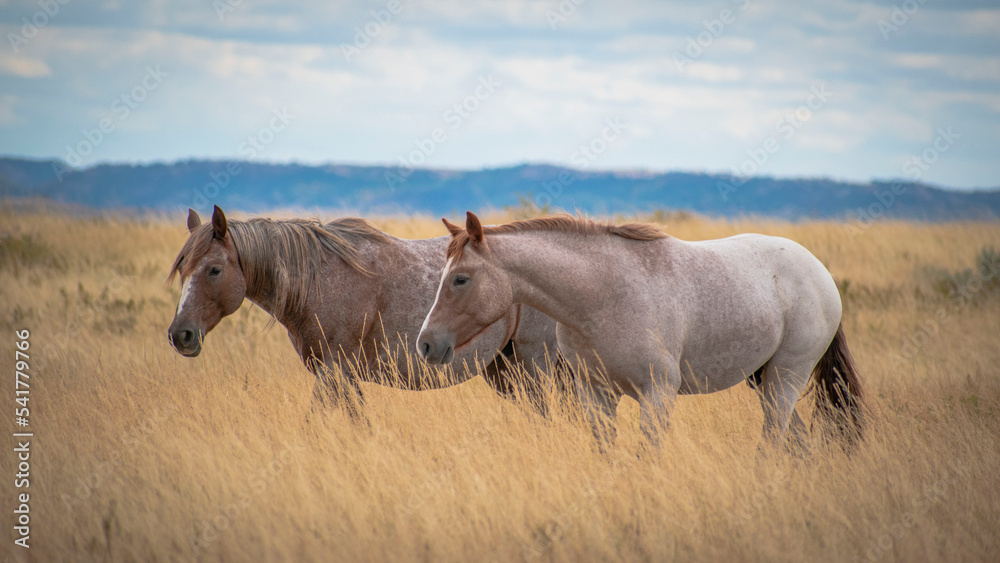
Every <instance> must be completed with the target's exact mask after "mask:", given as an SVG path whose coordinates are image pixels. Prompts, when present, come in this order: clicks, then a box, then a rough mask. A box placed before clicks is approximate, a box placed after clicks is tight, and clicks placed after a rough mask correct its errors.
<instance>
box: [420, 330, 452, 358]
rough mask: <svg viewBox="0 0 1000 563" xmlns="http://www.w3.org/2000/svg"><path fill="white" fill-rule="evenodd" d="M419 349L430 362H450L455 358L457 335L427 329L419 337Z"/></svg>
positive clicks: (422, 355) (421, 354)
mask: <svg viewBox="0 0 1000 563" xmlns="http://www.w3.org/2000/svg"><path fill="white" fill-rule="evenodd" d="M417 351H418V352H420V356H421V357H422V358H423V359H424V360H425V361H426V362H427V363H428V364H449V363H451V361H452V360H453V359H454V358H455V337H454V336H451V337H447V336H444V335H440V334H436V333H435V332H433V331H427V330H425V331H423V332H421V333H420V336H418V337H417Z"/></svg>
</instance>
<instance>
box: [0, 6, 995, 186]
mask: <svg viewBox="0 0 1000 563" xmlns="http://www.w3.org/2000/svg"><path fill="white" fill-rule="evenodd" d="M387 3H388V0H385V1H381V0H377V1H373V2H366V3H356V2H333V3H329V2H320V1H318V0H316V1H310V2H303V3H296V4H295V5H294V6H292V5H289V4H287V3H284V2H280V1H278V0H255V1H254V2H246V1H244V2H241V3H238V4H237V3H233V9H232V10H231V11H226V12H224V13H223V14H221V16H220V14H219V13H217V12H216V10H215V9H214V8H213V5H212V3H210V2H202V1H198V0H178V1H177V2H174V1H171V2H166V1H156V2H134V3H133V2H117V1H105V2H103V3H101V4H100V6H99V7H98V8H97V9H95V8H94V7H93V6H89V7H88V8H87V9H83V8H81V7H78V6H77V5H76V4H75V3H70V4H67V5H65V6H64V7H63V8H62V10H61V12H60V13H59V14H58V16H57V17H54V18H52V21H51V22H50V24H49V25H48V26H47V27H46V28H45V29H44V30H42V32H40V33H39V34H38V35H37V37H34V38H33V39H32V40H31V41H30V42H29V43H28V44H26V45H24V46H23V48H22V50H21V52H20V53H19V54H17V55H15V54H13V53H10V52H7V53H5V54H0V74H3V75H4V76H5V97H4V98H3V100H0V133H3V135H2V140H0V152H7V153H11V152H17V153H24V152H25V151H27V152H28V153H30V154H32V155H34V156H61V155H60V154H59V153H60V150H61V149H60V148H61V147H64V146H65V145H66V144H69V143H73V142H75V141H77V140H78V139H79V137H80V134H81V133H80V131H81V130H82V129H86V128H92V127H94V124H95V123H96V122H97V120H99V119H101V118H102V117H107V116H113V115H114V114H113V112H112V110H111V105H112V103H114V101H115V100H117V99H119V98H120V97H121V96H122V95H123V94H127V93H128V92H130V91H131V90H132V89H133V88H135V87H136V85H137V84H138V83H139V81H141V80H142V78H143V76H144V74H145V73H146V70H145V69H146V67H147V66H149V65H153V66H156V65H161V66H162V68H163V70H164V71H165V72H167V73H169V77H168V78H167V79H166V81H165V82H164V84H163V87H162V89H158V90H157V91H156V92H154V93H152V94H151V95H150V96H149V97H148V99H146V100H145V101H143V102H142V104H141V105H140V106H139V107H137V108H136V109H135V110H134V112H133V113H132V115H131V116H130V117H129V119H128V122H127V123H122V124H121V126H120V127H119V128H118V129H117V130H116V132H115V133H114V134H113V135H111V136H110V137H109V139H108V140H107V142H105V143H104V144H102V146H101V147H99V148H98V149H97V150H95V154H94V157H93V158H94V159H95V160H153V159H175V158H185V157H192V156H194V157H197V156H212V157H231V156H239V149H238V147H239V146H240V143H241V142H242V140H244V139H245V138H246V136H247V135H248V134H251V133H253V132H254V131H257V130H258V129H259V128H260V127H262V126H264V125H265V124H266V122H267V119H268V116H269V115H271V112H272V111H273V110H274V108H280V107H287V108H288V109H289V111H293V112H297V114H298V115H300V116H301V117H300V118H298V119H297V120H296V121H295V122H294V123H292V124H291V125H290V126H289V127H288V128H287V130H286V131H284V132H283V133H282V134H281V136H280V138H276V139H275V141H274V143H272V144H271V145H269V146H268V147H267V150H266V151H262V152H261V154H260V156H259V158H263V159H274V160H303V161H312V162H321V161H339V162H345V161H346V162H362V163H364V162H372V163H374V162H393V161H395V159H396V158H397V156H398V155H400V154H403V153H406V152H408V151H411V150H412V149H413V146H414V143H415V142H416V141H417V140H419V139H422V138H425V137H427V136H428V135H430V134H431V132H432V131H433V130H434V129H435V128H438V127H445V128H447V127H449V125H448V123H447V122H446V121H445V117H444V116H445V112H446V111H447V110H448V109H449V108H451V107H453V105H454V104H455V103H457V102H461V101H462V100H463V99H465V98H466V97H467V96H469V95H470V92H473V91H474V89H475V87H476V85H477V83H478V81H479V80H480V78H481V77H484V76H489V75H492V76H493V77H494V78H495V79H496V80H497V81H499V82H500V84H501V85H500V86H499V87H498V88H497V92H496V94H495V95H494V96H492V97H490V98H489V99H488V100H486V101H483V102H482V104H481V106H480V107H478V108H477V109H476V111H475V112H474V113H473V114H472V115H471V116H470V117H469V118H468V119H467V120H465V121H464V122H463V125H462V127H461V128H460V129H457V130H450V129H449V130H448V133H449V141H448V142H446V143H444V144H442V145H441V146H440V148H439V150H437V151H436V152H435V153H434V154H433V155H431V156H430V157H428V158H427V162H426V164H427V165H428V166H441V167H480V166H496V165H503V164H514V163H518V162H524V161H531V162H538V161H551V162H556V163H562V164H568V163H569V160H570V155H571V154H572V153H573V150H574V149H575V148H576V147H578V146H579V145H580V144H581V143H584V142H588V141H589V139H591V138H592V137H593V136H594V135H595V134H597V133H598V132H599V131H600V127H601V125H600V124H601V123H602V122H603V120H604V119H606V118H608V117H610V116H621V117H622V119H623V120H624V121H625V122H626V123H627V124H628V128H627V130H626V132H625V134H624V135H623V137H622V140H621V141H620V142H618V143H616V144H615V147H614V150H609V151H608V152H607V154H605V155H603V156H602V157H601V159H599V160H597V161H595V162H594V163H593V165H594V166H595V167H599V168H614V167H630V168H649V169H653V170H663V169H671V168H683V169H701V170H710V171H711V170H728V169H730V168H731V167H732V166H733V164H734V162H735V163H738V162H739V161H740V160H741V159H742V158H745V152H746V150H748V149H749V148H751V147H753V146H755V144H756V143H759V142H760V140H761V139H762V138H764V136H766V135H768V134H770V132H771V131H773V129H774V126H775V123H776V122H777V121H778V120H780V119H782V117H783V116H784V115H786V114H787V113H788V112H790V111H794V110H795V109H796V108H797V107H798V106H800V105H801V104H802V103H804V101H805V99H806V96H807V95H808V93H809V91H810V89H811V88H813V87H814V86H817V85H820V84H824V85H826V86H827V87H828V88H829V90H830V91H831V92H833V96H832V98H831V100H830V102H829V103H828V104H827V105H826V106H824V108H823V109H822V110H821V111H820V112H817V114H816V116H815V118H814V119H812V120H810V122H809V123H808V124H807V126H805V127H803V128H802V129H801V130H800V131H799V132H798V133H797V134H796V136H795V139H794V142H793V143H790V144H789V145H788V150H787V151H785V150H783V151H782V155H781V158H776V159H774V160H773V162H770V163H768V167H767V168H766V169H765V170H763V172H764V173H766V174H774V175H782V174H791V173H795V174H803V173H812V174H814V175H833V176H837V175H843V176H845V177H856V178H857V177H860V178H864V177H867V176H882V177H885V176H891V175H893V174H895V173H896V172H897V162H896V161H897V160H898V155H900V154H906V153H908V152H910V151H912V150H915V149H914V147H913V144H914V142H915V140H916V139H926V138H927V137H928V136H931V135H933V131H935V129H936V128H937V127H940V126H944V125H949V124H950V125H954V126H955V127H958V128H960V129H961V130H962V131H966V132H967V133H966V134H967V135H968V137H966V139H968V141H969V142H968V143H964V144H963V145H962V146H958V147H956V150H955V151H954V154H951V153H950V154H949V158H951V157H953V156H954V157H955V158H959V157H961V158H963V159H971V160H974V161H976V162H978V164H977V165H976V166H971V167H968V168H969V170H973V171H974V176H962V175H954V173H953V172H948V174H949V176H948V177H934V176H933V174H934V173H938V172H935V171H932V172H931V174H930V175H929V176H928V179H929V180H931V181H937V182H939V183H942V184H949V183H955V184H963V185H989V184H1000V164H998V163H996V162H995V159H993V160H987V158H992V157H988V156H987V155H980V154H979V153H976V152H975V149H974V147H979V146H995V145H996V142H997V135H998V133H997V132H998V131H1000V97H998V96H997V94H996V92H997V91H998V87H1000V57H998V56H997V53H998V52H1000V39H998V38H997V37H996V34H995V33H991V32H990V31H991V30H995V29H997V26H998V25H1000V23H998V22H1000V10H998V9H995V8H992V7H990V5H989V4H985V3H981V2H965V3H958V4H955V3H952V4H948V5H947V6H946V5H943V4H942V5H940V6H939V5H938V4H937V3H927V4H925V5H924V6H923V7H921V8H920V9H919V11H918V12H916V13H914V14H912V15H911V16H910V17H909V19H908V21H907V22H906V23H905V25H903V26H901V27H900V29H899V31H898V33H894V34H893V35H892V36H891V37H890V38H889V39H888V40H886V39H885V38H883V36H882V34H881V32H880V31H879V26H878V21H879V19H882V18H886V17H889V15H890V14H891V13H892V4H893V3H892V2H880V3H877V4H876V3H871V2H860V1H853V0H835V1H832V2H824V3H822V4H806V5H804V4H801V3H793V2H790V1H776V2H766V3H765V2H758V1H756V0H750V2H749V3H748V4H745V5H746V6H747V8H746V9H745V10H741V6H743V5H744V0H737V1H727V0H723V1H721V2H719V3H717V4H714V5H708V4H704V3H699V2H686V1H685V2H653V1H640V0H625V1H623V2H620V3H613V4H611V3H603V2H583V3H581V4H579V5H576V4H574V3H567V2H562V3H561V2H559V1H556V0H539V1H532V0H507V1H492V2H484V3H454V2H446V1H445V0H432V1H430V2H423V3H420V2H410V1H406V0H403V1H402V3H401V6H402V10H401V11H398V13H396V14H393V15H392V17H391V18H388V19H385V18H386V16H385V14H384V12H385V10H387ZM561 4H565V5H566V6H576V7H575V8H573V9H569V8H567V7H566V6H563V7H562V8H560V6H561ZM37 9H38V8H37V4H36V3H35V2H31V1H25V2H14V3H11V6H10V7H9V8H7V7H5V10H4V12H3V14H0V22H2V23H3V24H4V25H3V27H2V29H3V30H4V31H5V32H6V31H14V32H16V31H17V30H18V29H19V23H18V22H19V21H20V18H21V17H24V16H26V15H27V16H30V15H31V14H32V13H33V12H34V11H37ZM560 9H562V10H563V11H564V12H565V11H566V10H569V12H568V13H565V14H564V13H562V12H559V10H560ZM723 10H730V11H732V12H733V13H734V14H735V18H734V19H733V20H732V21H731V22H730V23H726V24H725V25H723V26H721V27H720V26H718V25H717V24H716V23H713V22H714V21H715V20H716V19H720V18H721V17H722V16H723ZM550 12H555V13H560V15H561V16H562V17H564V19H561V20H560V21H559V22H557V24H556V25H555V26H554V28H553V26H552V25H550V24H551V18H550V17H549V13H550ZM373 22H374V23H377V24H378V26H377V27H378V30H379V31H378V33H377V34H376V35H374V36H369V37H362V39H365V40H366V41H363V43H365V44H364V45H362V46H361V47H359V48H358V50H359V52H358V53H355V54H353V55H352V56H350V57H345V55H344V52H343V49H342V46H343V45H353V43H354V41H355V38H356V36H357V35H358V33H359V30H364V28H365V27H366V25H369V27H371V28H374V27H373V26H374V23H373ZM710 30H714V31H710ZM705 32H709V33H710V34H711V35H712V36H711V39H710V40H709V41H708V42H707V44H705V45H702V49H701V52H700V53H699V54H698V55H697V56H694V57H693V59H692V61H691V62H690V63H689V64H687V65H685V66H684V68H683V69H678V67H677V65H676V64H675V61H674V58H673V54H674V53H675V52H681V53H683V52H685V49H686V47H687V46H688V45H689V43H690V42H691V41H699V37H700V40H701V41H702V42H704V39H705V37H706V36H705V35H704V33H705ZM699 34H701V36H699ZM43 84H44V86H42V85H43ZM14 104H16V108H17V117H18V118H17V119H11V118H10V116H13V115H14V114H13V111H14V110H13V109H11V108H13V107H14ZM4 116H8V117H7V118H5V117H4ZM967 147H968V148H967ZM963 151H964V152H963ZM976 159H979V160H976ZM957 168H958V167H945V166H941V167H938V168H936V169H935V170H941V172H940V173H941V174H944V173H945V171H947V170H952V171H954V170H955V169H957ZM970 174H973V172H970Z"/></svg>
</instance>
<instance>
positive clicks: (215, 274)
mask: <svg viewBox="0 0 1000 563" xmlns="http://www.w3.org/2000/svg"><path fill="white" fill-rule="evenodd" d="M187 228H188V231H189V236H188V239H187V241H186V242H185V243H184V246H183V248H181V250H180V252H179V253H178V254H177V257H176V259H175V260H174V263H173V266H172V267H171V269H170V274H169V276H168V278H167V283H171V282H172V281H173V280H174V278H175V277H177V276H180V281H181V285H182V289H181V295H180V299H179V301H178V304H177V309H176V313H175V315H174V319H173V322H171V324H170V328H169V330H168V331H167V336H168V339H169V341H170V343H171V344H172V345H173V347H174V348H175V349H176V350H177V352H179V353H180V354H181V355H183V356H188V357H194V356H197V355H198V354H199V353H200V352H201V349H202V344H203V342H204V339H205V337H206V335H207V334H208V333H209V332H210V331H211V330H212V329H213V328H214V327H215V326H216V325H217V324H218V323H219V322H220V321H221V320H222V319H223V318H224V317H226V316H228V315H231V314H233V313H234V312H236V310H237V309H239V307H240V305H241V304H242V302H243V300H244V299H248V300H250V301H251V302H253V303H255V304H256V305H258V306H259V307H260V308H261V309H263V310H264V311H266V312H267V313H268V314H270V315H271V316H272V317H273V319H275V320H276V321H277V322H279V323H281V324H282V325H284V327H285V328H286V329H287V330H288V337H289V339H290V340H291V342H292V345H293V346H294V347H295V350H296V352H298V355H299V357H300V358H301V359H302V362H303V363H304V364H305V366H306V368H307V369H308V370H309V371H310V372H312V373H313V374H314V375H315V376H316V384H315V386H314V403H320V404H325V403H327V402H328V401H332V402H334V403H336V404H338V405H340V404H342V405H344V406H346V407H347V409H348V412H349V413H350V414H351V415H352V417H358V416H359V413H360V408H361V406H362V403H363V396H362V394H361V389H360V387H358V382H359V381H375V382H377V383H381V384H388V385H391V386H394V387H398V388H402V389H411V390H421V389H430V388H438V387H444V386H448V385H453V384H457V383H461V382H463V381H465V380H466V379H469V378H471V377H473V376H475V375H476V367H478V366H479V365H481V364H488V365H486V367H485V370H484V371H483V375H484V377H485V379H486V381H487V382H488V383H489V385H490V386H491V387H492V388H493V389H494V390H496V392H497V393H499V394H500V395H501V396H503V397H506V398H508V399H513V398H514V396H515V395H516V390H517V388H518V386H517V383H518V382H520V383H526V385H524V386H523V388H522V392H524V393H525V394H526V395H528V399H530V400H531V403H532V404H533V405H535V406H536V408H539V409H541V408H542V407H540V406H539V405H540V403H539V401H538V400H537V397H533V396H531V393H536V394H537V393H538V392H539V388H538V386H532V385H531V384H532V383H537V382H538V381H539V379H538V378H540V377H541V370H542V368H543V366H546V365H547V361H546V353H547V351H548V350H553V351H554V350H555V321H553V320H552V319H550V318H548V317H546V316H544V315H542V314H540V313H539V312H538V311H536V310H534V309H532V308H530V307H522V306H515V305H512V306H511V307H510V309H509V310H508V311H507V313H506V314H504V315H500V316H499V317H497V319H495V322H492V323H490V324H489V325H485V326H483V327H481V330H479V331H477V333H476V334H475V335H470V336H469V338H467V339H465V340H463V342H462V344H460V345H458V346H456V347H455V350H456V352H455V360H456V362H457V364H458V366H460V369H456V370H453V371H454V372H456V373H454V374H453V375H452V376H449V377H445V376H443V375H442V374H441V373H436V374H434V373H429V372H428V371H427V370H428V367H427V366H426V365H425V364H423V362H421V361H420V360H419V359H417V361H416V362H414V361H413V360H414V358H413V356H411V355H410V354H409V353H408V352H409V350H410V348H409V346H410V345H409V342H413V341H414V340H415V337H416V335H417V333H418V331H419V329H420V326H421V321H422V320H423V313H424V312H425V311H426V310H427V309H428V308H430V307H431V304H432V302H433V298H434V288H435V287H436V285H437V282H438V278H437V276H438V273H439V272H440V270H441V266H442V263H443V258H442V256H443V254H444V250H445V246H446V245H447V243H448V237H438V238H434V239H429V240H404V239H398V238H395V237H392V236H390V235H388V234H386V233H385V232H383V231H380V230H379V229H377V228H375V227H374V226H373V225H371V224H370V223H368V222H367V221H365V220H363V219H358V218H340V219H336V220H334V221H332V222H329V223H326V224H321V223H320V222H319V221H310V220H303V219H292V220H285V221H273V220H270V219H262V218H255V219H251V220H249V221H237V220H227V219H226V216H225V214H224V213H223V211H222V209H220V208H219V207H218V206H215V209H214V212H213V214H212V221H211V223H210V224H202V223H201V218H200V217H199V216H198V214H197V213H196V212H195V211H194V210H193V209H192V210H189V212H188V219H187ZM334 368H338V369H334ZM520 369H524V370H525V371H524V372H521V371H519V370H520ZM421 370H422V371H421ZM438 372H440V370H438ZM385 374H398V375H399V377H390V378H387V377H385ZM421 374H422V375H421ZM525 374H526V375H525ZM518 378H520V379H518Z"/></svg>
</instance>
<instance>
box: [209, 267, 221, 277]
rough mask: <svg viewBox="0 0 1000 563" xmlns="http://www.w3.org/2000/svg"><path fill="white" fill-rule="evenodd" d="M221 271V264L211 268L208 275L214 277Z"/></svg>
mask: <svg viewBox="0 0 1000 563" xmlns="http://www.w3.org/2000/svg"><path fill="white" fill-rule="evenodd" d="M221 273H222V268H220V267H219V266H212V269H210V270H209V271H208V275H210V276H213V277H214V276H217V275H219V274H221Z"/></svg>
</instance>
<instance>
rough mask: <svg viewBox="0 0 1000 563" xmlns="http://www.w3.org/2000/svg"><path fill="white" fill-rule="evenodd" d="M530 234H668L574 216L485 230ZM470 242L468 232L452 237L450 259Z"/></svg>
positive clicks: (644, 226)
mask: <svg viewBox="0 0 1000 563" xmlns="http://www.w3.org/2000/svg"><path fill="white" fill-rule="evenodd" d="M528 231H535V232H538V231H548V232H562V233H572V234H578V235H600V234H606V235H615V236H619V237H622V238H625V239H629V240H640V241H648V240H656V239H660V238H665V237H667V236H668V235H667V234H666V233H664V232H663V231H661V230H660V229H658V228H657V227H655V226H654V225H649V224H645V223H627V224H625V225H615V224H613V223H608V222H601V221H594V220H592V219H585V218H583V217H573V216H572V215H555V216H552V217H539V218H537V219H525V220H522V221H514V222H512V223H507V224H504V225H496V226H492V227H483V233H484V234H487V235H499V234H506V233H520V232H528ZM468 242H469V233H468V231H465V230H463V231H460V232H459V233H457V234H455V235H453V236H452V237H451V241H450V242H449V243H448V251H447V257H448V258H454V259H455V260H459V259H461V258H462V252H463V250H464V249H465V245H466V244H467V243H468Z"/></svg>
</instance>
